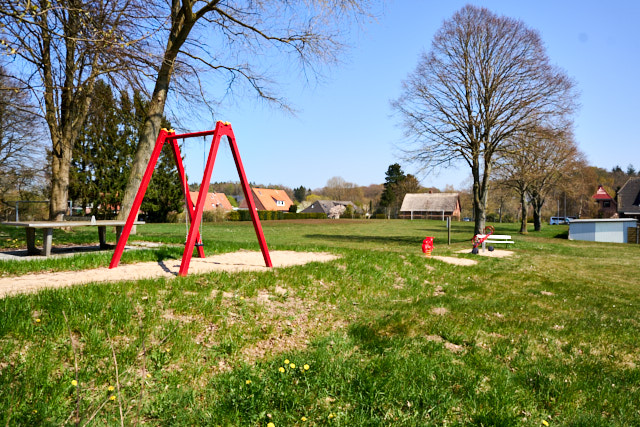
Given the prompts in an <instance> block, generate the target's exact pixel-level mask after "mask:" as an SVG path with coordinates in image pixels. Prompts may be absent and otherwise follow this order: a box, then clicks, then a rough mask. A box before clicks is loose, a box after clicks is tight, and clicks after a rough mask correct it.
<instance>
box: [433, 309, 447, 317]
mask: <svg viewBox="0 0 640 427" xmlns="http://www.w3.org/2000/svg"><path fill="white" fill-rule="evenodd" d="M448 312H449V309H447V308H446V307H433V308H432V309H431V314H435V315H436V316H444V315H445V314H447V313H448Z"/></svg>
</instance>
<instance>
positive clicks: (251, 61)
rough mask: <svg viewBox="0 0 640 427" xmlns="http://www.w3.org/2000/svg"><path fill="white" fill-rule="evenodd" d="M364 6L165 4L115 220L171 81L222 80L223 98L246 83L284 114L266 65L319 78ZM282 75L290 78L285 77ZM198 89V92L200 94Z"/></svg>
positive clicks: (208, 0) (357, 0) (303, 0)
mask: <svg viewBox="0 0 640 427" xmlns="http://www.w3.org/2000/svg"><path fill="white" fill-rule="evenodd" d="M367 3H368V1H367V0H347V1H340V0H328V1H327V0H310V1H309V0H299V1H281V0H258V1H222V0H205V1H202V0H200V1H198V0H171V2H170V4H169V6H170V8H168V9H165V15H164V16H166V28H165V30H166V31H165V32H164V33H163V35H164V36H165V37H166V39H165V45H164V52H163V54H162V58H161V61H160V66H159V68H158V71H157V74H156V76H155V87H154V89H153V94H152V96H151V104H150V106H149V111H148V113H147V118H146V121H145V126H144V131H143V134H142V136H141V139H140V143H139V145H138V150H137V152H136V155H135V159H134V163H133V166H132V169H131V173H130V176H129V181H128V184H127V188H126V190H125V194H124V199H123V203H122V209H121V211H120V217H121V218H125V217H126V216H128V213H129V211H130V210H131V206H132V204H133V199H134V197H135V194H136V192H137V189H138V187H139V185H140V182H141V181H142V176H143V174H144V170H145V168H146V165H147V163H148V161H149V158H150V157H151V152H152V151H153V146H154V143H155V140H156V138H157V135H158V133H159V131H160V116H161V115H162V113H163V111H164V108H165V103H166V100H167V94H168V92H169V89H170V86H171V81H172V78H174V77H175V76H178V77H179V76H180V73H177V74H176V73H175V71H176V69H179V70H183V71H187V72H190V76H194V77H195V76H197V75H198V74H199V73H198V72H197V71H211V72H214V73H218V74H216V75H222V76H226V78H227V79H228V80H227V89H228V90H230V89H231V88H233V87H235V86H236V83H245V84H246V85H248V87H249V88H250V90H252V91H253V92H254V93H255V94H256V95H257V96H258V97H259V98H260V99H262V100H266V101H267V102H269V103H273V104H275V105H277V106H279V107H282V108H288V107H287V103H286V101H285V100H284V99H281V98H280V97H278V96H277V95H276V94H275V93H274V92H273V91H272V87H273V85H272V82H271V80H270V78H269V77H268V74H267V73H266V72H265V71H264V70H265V69H266V68H268V66H267V64H270V65H271V66H273V65H274V64H281V63H283V61H282V59H283V58H291V57H293V58H297V60H298V61H299V64H301V65H302V66H303V68H304V69H305V70H308V72H310V73H311V74H314V73H316V71H318V70H317V69H316V68H314V67H315V66H318V65H323V64H330V63H334V62H336V59H337V56H336V55H337V53H338V52H339V51H340V50H341V48H342V44H341V43H340V35H341V34H340V33H341V32H342V30H343V27H344V24H345V23H346V22H347V21H349V20H351V19H353V18H357V17H359V16H363V15H366V14H367V12H366V11H367V6H368V4H367ZM158 4H159V5H160V4H161V2H158ZM284 62H286V63H287V64H290V61H284ZM283 71H285V70H283ZM286 72H287V73H289V75H288V77H290V71H286ZM220 73H221V74H220ZM197 82H198V84H199V87H198V88H199V89H203V87H202V85H201V84H200V81H199V80H197ZM220 95H221V94H217V96H218V97H220Z"/></svg>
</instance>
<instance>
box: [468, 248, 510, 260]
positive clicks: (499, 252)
mask: <svg viewBox="0 0 640 427" xmlns="http://www.w3.org/2000/svg"><path fill="white" fill-rule="evenodd" d="M456 253H457V254H468V253H471V251H470V250H467V249H463V250H461V251H458V252H456ZM478 255H480V256H488V257H492V258H506V257H510V256H511V255H513V251H507V250H504V249H494V250H493V251H490V250H486V251H483V250H482V249H480V248H478Z"/></svg>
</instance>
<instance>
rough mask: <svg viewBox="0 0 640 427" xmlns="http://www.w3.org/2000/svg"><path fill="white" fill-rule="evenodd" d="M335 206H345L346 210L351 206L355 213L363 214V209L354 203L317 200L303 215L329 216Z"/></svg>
mask: <svg viewBox="0 0 640 427" xmlns="http://www.w3.org/2000/svg"><path fill="white" fill-rule="evenodd" d="M335 206H344V207H345V208H346V207H347V206H351V209H353V212H354V213H361V209H360V208H359V207H357V206H356V205H354V204H353V202H350V201H341V200H317V201H315V202H313V203H312V204H311V205H310V206H308V207H307V208H306V209H304V210H303V211H301V213H323V214H325V215H327V216H329V212H330V211H331V209H332V208H334V207H335Z"/></svg>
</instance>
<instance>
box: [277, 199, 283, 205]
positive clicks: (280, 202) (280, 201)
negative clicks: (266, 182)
mask: <svg viewBox="0 0 640 427" xmlns="http://www.w3.org/2000/svg"><path fill="white" fill-rule="evenodd" d="M276 206H284V200H276Z"/></svg>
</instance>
